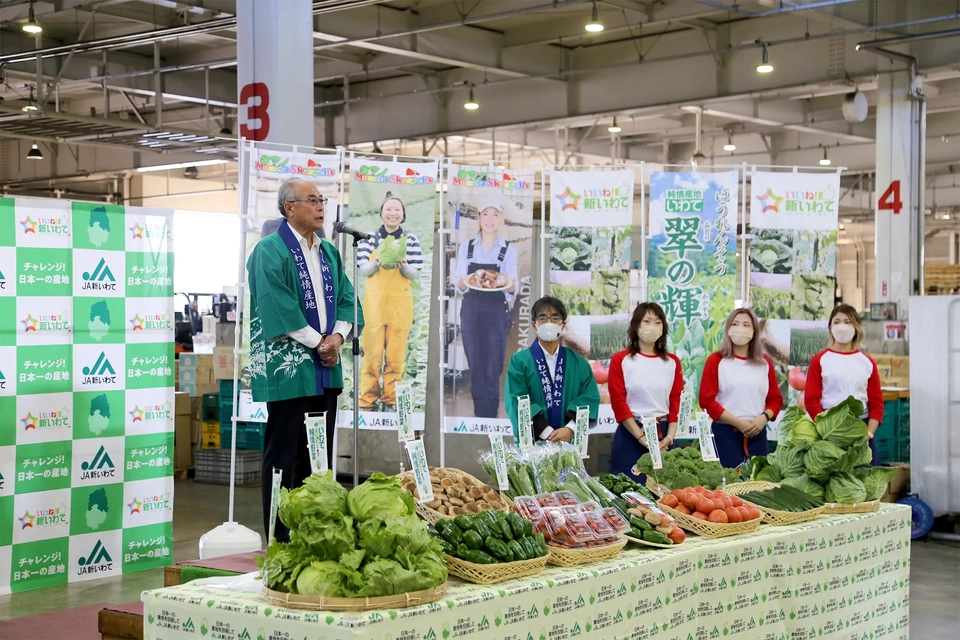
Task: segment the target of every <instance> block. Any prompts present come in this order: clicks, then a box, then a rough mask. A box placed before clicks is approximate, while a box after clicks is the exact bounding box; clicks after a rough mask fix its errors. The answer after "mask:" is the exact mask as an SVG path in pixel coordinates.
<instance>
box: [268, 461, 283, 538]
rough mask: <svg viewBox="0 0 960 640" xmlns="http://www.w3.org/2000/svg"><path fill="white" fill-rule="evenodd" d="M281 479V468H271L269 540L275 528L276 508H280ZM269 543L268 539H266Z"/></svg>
mask: <svg viewBox="0 0 960 640" xmlns="http://www.w3.org/2000/svg"><path fill="white" fill-rule="evenodd" d="M282 479H283V470H282V469H274V470H273V487H272V489H271V491H270V540H273V533H274V531H275V530H276V528H277V509H279V508H280V481H281V480H282ZM268 544H269V541H268Z"/></svg>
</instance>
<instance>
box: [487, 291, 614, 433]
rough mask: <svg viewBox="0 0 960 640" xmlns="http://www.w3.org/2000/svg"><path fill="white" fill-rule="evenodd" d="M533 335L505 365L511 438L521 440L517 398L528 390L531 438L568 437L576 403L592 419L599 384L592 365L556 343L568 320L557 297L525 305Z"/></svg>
mask: <svg viewBox="0 0 960 640" xmlns="http://www.w3.org/2000/svg"><path fill="white" fill-rule="evenodd" d="M530 317H531V318H533V327H534V329H536V332H537V339H536V340H535V341H534V343H533V344H532V345H531V346H530V348H529V349H524V350H523V351H518V352H517V353H515V354H514V355H513V357H512V358H510V366H509V367H508V368H507V384H506V392H505V395H506V403H507V415H508V416H509V418H510V422H511V423H512V425H513V438H514V441H515V442H518V443H519V442H520V435H519V430H518V426H517V398H519V397H521V396H530V416H531V417H532V419H533V439H534V442H542V441H544V440H548V441H550V442H572V441H573V436H574V431H575V430H576V426H577V420H576V418H577V409H578V408H579V407H589V408H590V424H591V426H592V425H595V424H596V421H597V411H598V410H599V408H600V390H599V389H598V388H597V381H596V379H595V378H594V377H593V370H591V369H590V365H589V364H588V363H587V361H586V360H584V358H583V357H582V356H581V355H580V354H578V353H577V352H576V351H574V350H573V349H570V348H568V347H564V346H562V345H561V344H560V342H561V339H560V332H561V331H563V327H564V326H565V325H566V323H567V307H566V306H565V305H564V304H563V302H562V301H561V300H558V299H557V298H551V297H545V298H540V299H539V300H537V301H536V302H535V303H533V308H532V309H531V311H530Z"/></svg>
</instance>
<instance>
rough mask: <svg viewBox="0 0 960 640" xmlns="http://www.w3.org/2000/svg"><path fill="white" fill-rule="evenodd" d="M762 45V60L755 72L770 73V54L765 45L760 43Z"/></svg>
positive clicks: (771, 68)
mask: <svg viewBox="0 0 960 640" xmlns="http://www.w3.org/2000/svg"><path fill="white" fill-rule="evenodd" d="M761 46H762V47H763V60H762V61H761V62H760V64H758V65H757V73H771V72H772V71H773V65H772V64H770V56H769V54H768V53H767V45H765V44H764V45H761Z"/></svg>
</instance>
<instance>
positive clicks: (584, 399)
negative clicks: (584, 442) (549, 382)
mask: <svg viewBox="0 0 960 640" xmlns="http://www.w3.org/2000/svg"><path fill="white" fill-rule="evenodd" d="M560 348H561V349H566V350H567V353H566V365H565V368H566V372H565V374H564V379H563V407H562V409H563V415H564V423H566V421H567V418H566V416H567V412H568V411H572V412H574V413H576V411H577V407H586V406H588V407H590V419H591V420H596V419H597V411H598V410H599V408H600V390H599V389H598V388H597V381H596V379H595V378H594V377H593V370H592V369H591V368H590V365H589V364H588V363H587V361H586V360H584V359H583V356H581V355H580V354H578V353H576V352H574V350H573V349H567V348H566V347H563V346H561V347H560ZM505 394H506V403H507V417H509V418H510V424H511V425H512V426H513V438H514V441H516V442H520V434H519V431H518V429H517V398H518V397H520V396H530V417H531V418H532V417H533V416H535V415H537V414H538V413H540V412H541V411H546V407H547V400H546V398H545V397H544V395H543V385H542V384H541V383H540V375H539V374H538V373H537V363H536V362H534V359H533V354H532V353H531V351H530V349H524V350H523V351H518V352H517V353H515V354H513V357H512V358H510V366H509V367H507V384H506V390H505ZM534 437H536V436H534Z"/></svg>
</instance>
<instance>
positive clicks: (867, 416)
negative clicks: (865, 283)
mask: <svg viewBox="0 0 960 640" xmlns="http://www.w3.org/2000/svg"><path fill="white" fill-rule="evenodd" d="M828 326H829V327H830V346H829V348H827V349H826V350H824V351H821V352H820V353H818V354H817V355H815V356H813V360H811V361H810V368H809V369H808V370H807V386H806V388H805V389H804V391H803V401H804V405H805V406H806V408H807V413H809V414H810V417H811V418H816V417H817V416H818V415H820V414H821V413H823V412H824V411H826V410H827V409H832V408H833V407H835V406H837V405H838V404H840V403H841V402H843V401H845V400H846V399H847V398H848V397H850V396H853V397H854V398H856V399H857V400H859V401H860V402H862V403H863V410H864V414H863V415H862V416H860V417H861V418H863V420H864V421H866V423H867V431H868V432H869V435H870V451H871V452H873V464H874V465H879V464H880V456H879V455H878V453H877V445H876V444H875V443H874V441H873V434H874V433H876V431H877V427H879V426H880V423H881V422H882V421H883V392H882V391H881V390H880V372H879V371H877V363H876V362H874V360H873V358H871V357H870V356H868V355H867V354H865V353H863V352H861V351H860V343H861V342H862V341H863V326H862V325H861V324H860V316H858V315H857V310H856V309H854V308H853V307H851V306H850V305H848V304H841V305H837V307H836V308H835V309H834V310H833V311H831V312H830V320H829V322H828Z"/></svg>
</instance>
